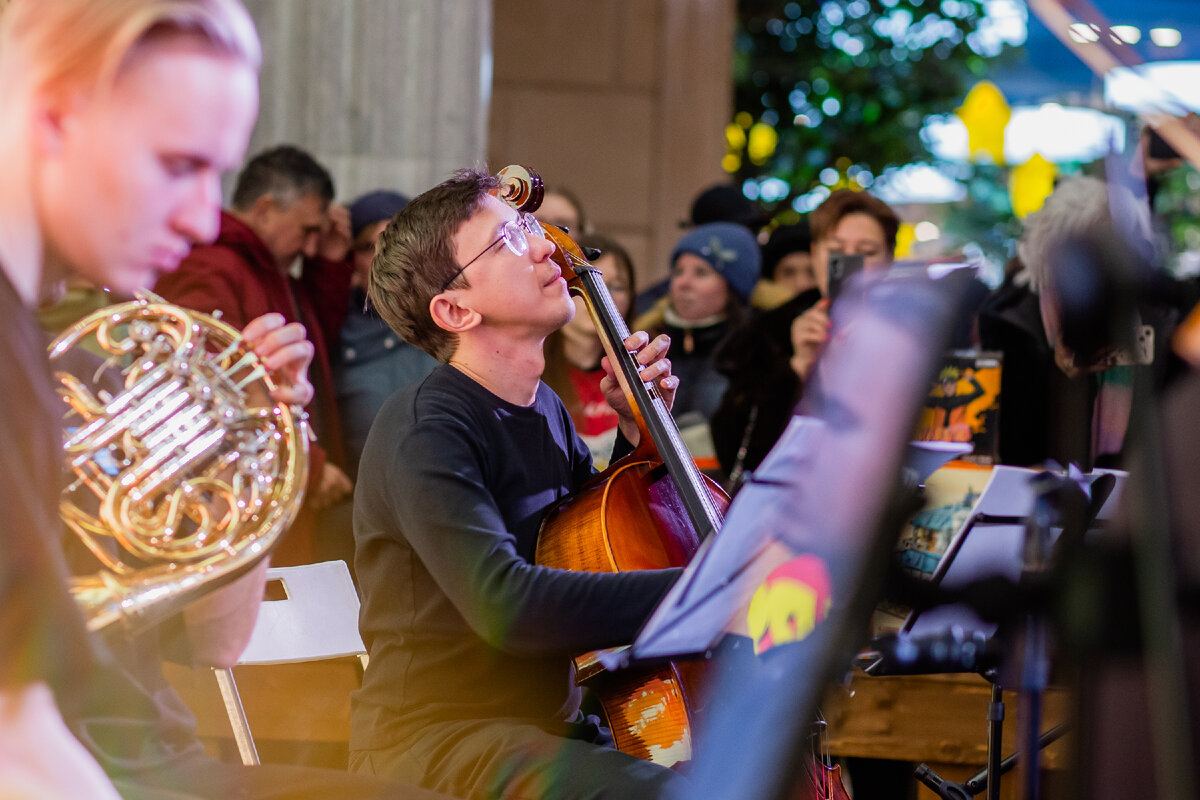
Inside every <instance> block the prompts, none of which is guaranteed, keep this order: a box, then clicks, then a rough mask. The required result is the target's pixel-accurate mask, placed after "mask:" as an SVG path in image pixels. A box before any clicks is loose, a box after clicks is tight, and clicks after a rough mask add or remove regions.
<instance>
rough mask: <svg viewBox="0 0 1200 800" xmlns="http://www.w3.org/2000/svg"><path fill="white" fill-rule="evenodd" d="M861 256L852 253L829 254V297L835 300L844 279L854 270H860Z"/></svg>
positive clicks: (861, 264) (844, 282)
mask: <svg viewBox="0 0 1200 800" xmlns="http://www.w3.org/2000/svg"><path fill="white" fill-rule="evenodd" d="M862 268H863V257H862V256H861V255H854V254H852V253H830V254H829V299H830V300H831V301H832V300H836V299H837V296H838V293H839V292H841V290H842V287H843V286H845V284H846V281H847V280H848V279H849V278H850V276H851V275H853V274H854V273H856V272H862Z"/></svg>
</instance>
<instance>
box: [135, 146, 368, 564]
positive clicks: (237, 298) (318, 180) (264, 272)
mask: <svg viewBox="0 0 1200 800" xmlns="http://www.w3.org/2000/svg"><path fill="white" fill-rule="evenodd" d="M333 194H334V188H333V179H332V178H331V177H330V176H329V173H328V171H326V170H325V168H324V167H322V166H321V165H320V164H319V163H317V161H316V160H315V159H314V158H313V157H312V156H311V155H309V154H308V153H306V152H304V151H303V150H301V149H299V148H297V147H293V146H291V145H280V146H277V147H272V148H270V149H267V150H265V151H263V152H261V153H259V154H257V155H256V156H254V157H253V158H251V159H250V160H249V161H248V162H246V165H245V166H244V167H243V169H242V171H241V173H240V174H239V175H238V179H237V184H236V186H235V188H234V193H233V200H232V208H231V209H229V210H227V211H222V212H221V227H220V233H219V234H218V235H217V239H216V241H215V242H213V243H211V244H203V245H198V246H196V247H194V248H193V249H192V252H191V254H190V255H188V257H187V258H185V259H184V260H183V263H181V264H180V266H179V269H177V270H176V271H175V272H172V273H169V274H166V275H163V276H162V278H161V279H160V280H159V281H158V284H157V285H156V286H155V289H154V291H155V292H157V293H158V294H160V295H162V296H163V297H164V298H166V299H167V300H169V301H171V302H173V303H178V304H179V305H182V306H186V307H188V308H193V309H196V310H197V311H202V312H205V313H213V312H217V311H219V312H220V313H221V318H222V319H223V320H224V321H225V322H227V323H229V324H230V325H233V326H234V327H238V328H240V327H242V326H244V325H245V324H246V323H247V322H249V321H250V320H252V319H254V318H255V317H258V316H261V315H263V314H266V313H268V312H277V313H279V314H282V315H283V316H284V318H285V319H287V320H288V321H289V322H300V323H303V325H304V327H305V329H306V330H307V331H308V338H309V340H310V341H311V342H312V343H313V348H314V350H315V355H314V357H313V362H312V368H311V369H310V371H309V379H310V380H311V381H312V384H313V386H314V387H315V389H316V396H315V397H314V399H313V402H312V403H311V404H309V406H308V412H309V415H310V419H311V421H312V422H313V425H314V428H315V430H316V432H317V442H315V443H314V444H313V446H312V448H311V463H310V473H309V485H308V497H307V499H306V500H305V503H304V508H303V509H302V511H301V513H300V514H299V516H298V517H297V519H296V522H295V523H293V525H292V529H291V530H290V531H289V532H288V533H287V534H286V535H285V536H284V538H283V540H282V542H281V543H280V546H279V548H278V549H277V550H276V552H275V555H274V557H273V561H274V563H276V564H299V563H308V562H311V561H315V560H317V558H318V550H324V549H326V548H325V547H323V546H322V545H321V544H320V543H319V542H318V536H328V537H330V538H337V537H339V536H345V537H349V536H350V535H351V534H350V531H349V529H348V526H344V525H338V524H336V523H335V522H333V520H335V519H337V517H334V516H333V515H330V524H327V525H324V526H323V530H322V531H321V533H320V534H319V533H318V514H317V512H319V511H321V510H323V509H328V508H330V507H332V506H333V505H334V504H335V503H337V502H338V501H339V500H342V499H344V498H347V497H348V496H349V494H350V492H351V490H352V489H353V485H352V484H351V481H350V479H349V478H348V477H347V475H346V472H345V469H344V467H345V461H344V457H343V450H342V439H341V433H340V430H339V426H338V416H337V409H336V406H335V403H336V400H335V394H334V388H333V377H332V371H331V367H330V360H329V351H330V348H331V347H332V346H335V345H336V342H337V336H338V330H339V329H340V328H341V325H342V322H343V321H344V319H345V316H346V309H347V302H348V298H349V293H350V278H351V275H352V273H353V267H352V264H351V262H350V261H349V259H348V255H349V252H350V245H351V236H350V219H349V213H348V212H347V211H346V210H345V209H344V208H342V207H340V206H337V205H333V204H332V200H333Z"/></svg>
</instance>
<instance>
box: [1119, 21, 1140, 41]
mask: <svg viewBox="0 0 1200 800" xmlns="http://www.w3.org/2000/svg"><path fill="white" fill-rule="evenodd" d="M1112 32H1113V33H1115V34H1116V35H1117V37H1118V38H1120V40H1121V41H1122V42H1125V44H1137V43H1138V42H1140V41H1141V40H1142V32H1141V30H1139V29H1138V28H1137V27H1136V26H1134V25H1113V26H1112Z"/></svg>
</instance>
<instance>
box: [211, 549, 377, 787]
mask: <svg viewBox="0 0 1200 800" xmlns="http://www.w3.org/2000/svg"><path fill="white" fill-rule="evenodd" d="M267 580H268V581H272V580H278V581H281V582H282V584H283V591H284V594H285V595H286V596H285V597H284V598H283V599H281V600H264V601H263V603H262V607H261V608H260V609H259V612H258V620H257V621H256V622H255V623H254V632H253V633H252V634H251V635H250V643H249V644H247V645H246V650H245V651H244V652H243V653H242V655H241V658H239V659H238V662H237V663H238V665H239V666H240V665H248V664H290V663H295V662H298V661H319V660H322V659H327V658H343V657H348V656H357V657H358V659H359V660H360V661H361V662H362V666H363V669H366V667H367V653H366V648H365V647H364V646H363V642H362V638H361V637H360V636H359V635H358V594H357V592H356V591H355V589H354V583H353V581H351V579H350V570H349V569H348V568H347V567H346V562H345V561H325V562H321V563H318V564H305V565H302V566H299V567H271V568H269V569H268V570H267ZM213 673H214V674H215V675H216V678H217V686H218V688H219V689H220V690H221V698H222V699H223V700H224V701H225V712H226V714H228V715H229V724H230V725H231V726H232V728H233V738H234V740H235V741H236V742H237V747H238V753H240V754H241V757H242V763H244V764H258V763H259V759H258V749H257V748H256V747H255V746H254V738H253V737H252V736H251V734H250V723H249V722H248V721H247V719H246V711H245V709H243V708H242V700H241V697H240V695H239V694H238V689H237V683H236V682H235V681H234V679H233V670H230V669H214V670H213Z"/></svg>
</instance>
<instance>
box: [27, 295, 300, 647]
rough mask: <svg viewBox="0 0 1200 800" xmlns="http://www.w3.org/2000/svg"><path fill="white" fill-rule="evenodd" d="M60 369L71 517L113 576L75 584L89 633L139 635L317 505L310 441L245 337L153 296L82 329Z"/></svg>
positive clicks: (53, 347) (101, 315) (63, 506)
mask: <svg viewBox="0 0 1200 800" xmlns="http://www.w3.org/2000/svg"><path fill="white" fill-rule="evenodd" d="M49 356H50V362H51V365H52V367H53V369H54V375H55V379H56V383H57V391H58V394H59V396H60V397H61V398H62V400H63V402H64V406H65V419H64V423H65V424H64V428H65V441H64V446H63V458H64V461H65V470H66V483H65V488H64V489H63V492H62V496H61V501H60V513H61V516H62V519H63V520H64V521H65V522H66V524H67V526H68V527H69V528H70V529H71V530H72V531H73V532H74V533H75V534H76V535H78V536H79V538H80V539H81V540H82V541H83V543H84V544H85V545H86V546H87V548H88V549H89V550H90V551H91V552H92V554H93V555H94V556H95V557H96V558H97V559H98V560H99V562H100V565H101V566H100V568H99V569H98V570H97V571H96V572H95V573H93V574H90V575H86V576H77V577H75V578H73V579H72V586H71V592H72V595H73V596H74V598H75V600H76V602H77V603H78V604H79V606H80V608H81V609H82V611H83V615H84V618H85V620H86V622H87V625H88V628H89V629H91V630H93V631H98V630H103V629H107V628H109V626H112V625H120V626H122V627H124V628H125V629H126V630H128V631H131V632H135V631H137V630H139V629H141V628H142V627H144V626H146V625H150V624H152V623H154V622H156V621H158V620H160V619H162V618H163V617H166V616H169V615H170V614H173V613H175V612H177V611H179V610H181V609H182V607H183V606H185V605H187V604H188V603H190V602H192V601H193V600H195V599H196V598H198V597H200V596H201V595H203V594H205V593H207V592H209V591H212V590H213V589H215V588H217V587H218V586H220V585H222V584H223V583H225V582H227V581H229V580H232V579H234V578H236V577H237V576H238V575H240V574H242V573H243V572H245V571H246V570H248V569H249V568H250V567H252V566H253V565H254V564H255V563H256V562H258V561H259V560H260V559H262V558H263V557H265V556H266V555H267V554H268V552H269V551H270V550H271V548H272V546H273V545H274V544H275V542H276V541H277V540H278V539H279V537H280V536H281V535H282V534H283V532H284V531H285V530H287V528H288V526H289V525H290V524H291V522H292V520H293V519H294V518H295V515H296V512H297V511H298V510H299V507H300V504H301V502H302V501H303V497H304V487H305V483H306V480H307V475H308V440H309V432H308V425H307V421H306V418H305V415H304V414H303V412H302V411H299V410H298V409H292V408H289V407H288V406H286V405H282V404H278V403H276V402H275V401H274V400H272V399H271V397H270V392H271V390H272V389H273V388H274V383H273V382H272V380H271V377H270V375H268V374H267V371H266V369H265V368H264V367H263V365H262V364H261V363H260V361H259V359H258V358H257V356H256V355H255V354H254V352H253V351H251V350H250V349H249V347H248V346H247V345H246V344H245V342H244V341H243V339H242V337H241V334H240V333H239V332H238V331H237V330H235V329H234V328H233V327H231V326H229V325H227V324H226V323H224V322H222V321H221V320H220V319H218V318H217V317H214V316H209V315H207V314H201V313H198V312H195V311H192V310H189V309H184V308H181V307H179V306H176V305H171V304H168V303H166V302H164V301H162V300H161V299H160V298H157V297H155V296H153V295H150V294H148V293H145V294H139V295H138V297H137V299H136V300H133V301H131V302H127V303H121V304H118V305H114V306H109V307H108V308H104V309H101V310H100V311H97V312H95V313H92V314H90V315H88V316H87V317H85V318H84V319H82V320H80V321H79V322H77V323H75V324H74V325H72V326H71V327H70V328H68V329H67V330H65V331H63V333H61V334H60V335H59V336H58V337H57V338H55V339H54V341H53V342H52V343H51V344H50V349H49ZM85 365H86V366H85Z"/></svg>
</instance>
